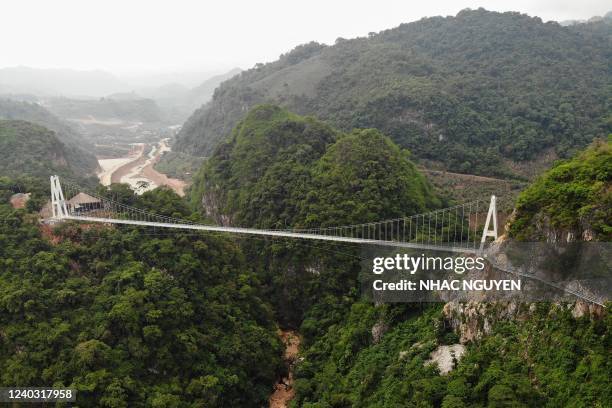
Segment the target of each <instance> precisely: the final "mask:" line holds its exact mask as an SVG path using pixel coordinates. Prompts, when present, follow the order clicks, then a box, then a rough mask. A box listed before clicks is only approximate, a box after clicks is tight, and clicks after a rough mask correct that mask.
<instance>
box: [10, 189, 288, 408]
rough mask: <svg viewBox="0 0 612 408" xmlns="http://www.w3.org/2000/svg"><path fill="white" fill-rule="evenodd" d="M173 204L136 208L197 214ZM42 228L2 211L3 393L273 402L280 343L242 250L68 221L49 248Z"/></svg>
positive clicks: (120, 401) (147, 401) (174, 402)
mask: <svg viewBox="0 0 612 408" xmlns="http://www.w3.org/2000/svg"><path fill="white" fill-rule="evenodd" d="M5 181H6V180H5ZM172 194H173V193H172V192H171V191H169V190H155V191H152V192H148V193H146V194H145V195H143V196H142V197H140V198H134V205H137V206H140V207H143V208H147V209H149V210H153V211H157V212H160V213H164V212H170V211H171V212H173V213H176V212H181V211H184V212H188V210H186V207H184V206H183V210H181V205H180V203H181V199H180V197H178V196H176V195H174V196H171V195H172ZM170 203H173V205H172V207H171V209H168V206H169V205H170ZM36 219H37V217H35V216H34V217H32V216H30V214H28V213H27V212H25V211H23V210H19V211H15V210H12V209H10V207H9V206H7V205H6V204H5V203H4V202H3V203H2V204H0V367H2V370H0V385H2V386H50V385H54V386H57V387H61V386H64V387H74V388H76V389H77V390H78V400H79V403H80V404H81V405H82V406H104V407H136V406H142V407H144V406H146V407H152V406H153V407H154V406H159V407H162V406H211V407H227V406H261V405H263V404H264V403H265V401H266V400H267V398H268V395H269V393H270V390H271V387H272V384H273V382H274V380H275V378H276V377H277V375H278V373H279V372H280V371H281V370H282V366H281V358H280V356H281V348H280V342H279V341H278V339H277V337H276V333H275V330H276V326H275V324H274V322H273V321H272V314H271V310H270V308H269V306H268V305H267V304H266V303H265V302H264V301H262V300H261V298H260V295H259V291H260V284H259V282H258V280H257V279H256V277H255V276H254V275H253V273H252V271H251V268H250V267H249V266H248V265H247V263H246V262H245V258H244V256H243V255H242V254H241V251H240V250H239V249H238V248H237V247H236V246H235V244H233V243H232V242H230V241H228V240H226V239H222V238H215V237H210V236H203V235H197V236H194V235H185V234H174V233H171V232H170V233H168V234H159V233H155V232H154V231H148V230H145V229H133V228H111V227H105V226H99V225H98V226H94V225H90V226H87V225H85V226H79V225H76V224H71V223H64V224H62V225H60V226H57V227H55V228H53V230H54V231H53V236H52V241H50V240H49V235H48V232H45V233H44V234H41V228H42V229H43V231H44V230H45V229H44V228H43V227H40V226H38V225H37V224H36Z"/></svg>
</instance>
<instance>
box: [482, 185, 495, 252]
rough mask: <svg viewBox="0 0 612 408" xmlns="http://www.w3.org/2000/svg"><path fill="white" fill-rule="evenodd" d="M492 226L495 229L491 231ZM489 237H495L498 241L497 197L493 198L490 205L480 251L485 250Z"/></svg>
mask: <svg viewBox="0 0 612 408" xmlns="http://www.w3.org/2000/svg"><path fill="white" fill-rule="evenodd" d="M490 226H492V227H493V229H491V230H489V227H490ZM487 237H493V239H497V197H495V196H494V195H492V196H491V202H490V203H489V213H488V214H487V220H486V222H485V226H484V229H483V230H482V238H481V239H480V251H482V250H483V249H484V244H485V242H486V241H487Z"/></svg>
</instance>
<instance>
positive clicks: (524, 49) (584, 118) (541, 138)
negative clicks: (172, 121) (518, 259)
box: [174, 9, 612, 176]
mask: <svg viewBox="0 0 612 408" xmlns="http://www.w3.org/2000/svg"><path fill="white" fill-rule="evenodd" d="M611 33H612V31H611V30H610V26H609V25H606V24H602V23H601V22H600V23H591V24H582V25H579V26H576V28H575V27H562V26H560V25H559V24H557V23H555V22H548V23H543V22H542V20H541V19H539V18H533V17H529V16H527V15H524V14H520V13H514V12H509V13H496V12H489V11H486V10H484V9H479V10H464V11H462V12H460V13H459V14H458V15H457V16H455V17H432V18H424V19H422V20H419V21H416V22H413V23H409V24H402V25H400V26H399V27H397V28H394V29H390V30H386V31H382V32H380V33H378V34H376V33H371V34H370V35H369V36H368V37H367V38H356V39H352V40H345V39H338V40H337V41H336V43H335V44H334V45H333V46H326V45H322V44H317V43H310V44H305V45H301V46H299V47H296V48H295V49H294V50H292V51H291V52H289V53H287V54H284V55H282V56H281V57H280V58H279V59H278V60H277V61H274V62H271V63H268V64H258V65H257V66H255V67H254V68H252V69H250V70H248V71H244V72H243V73H242V74H241V75H239V76H235V77H233V78H232V79H230V80H227V81H225V82H223V83H222V84H221V85H220V86H219V88H218V89H217V91H216V92H215V94H214V97H213V100H212V102H211V103H209V104H207V105H205V106H204V107H202V108H201V109H199V110H197V111H196V112H195V113H194V114H193V115H192V116H191V117H190V118H189V120H187V122H186V123H185V124H184V126H183V128H182V130H181V132H180V133H179V135H178V140H177V142H176V144H175V145H174V148H175V149H176V150H179V151H183V152H191V153H192V154H197V155H202V156H208V155H210V154H211V152H213V151H214V149H215V147H216V146H217V145H218V144H219V142H220V141H221V140H222V139H223V138H224V137H226V136H228V135H229V133H230V131H231V129H232V128H233V127H234V126H235V125H236V124H237V123H238V122H239V121H240V119H241V118H243V117H244V115H245V114H246V112H247V111H248V110H249V108H250V107H252V106H254V105H256V104H258V103H262V102H272V103H276V104H280V105H281V106H283V107H285V108H288V109H290V110H292V111H295V112H297V113H299V114H309V115H315V116H317V117H318V118H320V119H323V120H325V121H326V122H328V123H330V124H332V125H334V126H336V127H339V128H340V129H342V130H350V129H352V128H371V127H373V128H378V129H380V130H381V131H383V132H384V133H385V134H388V135H389V136H390V137H391V138H392V139H393V140H394V141H395V142H396V143H398V144H399V145H401V146H403V147H407V148H409V149H410V150H411V151H412V152H413V154H414V156H415V158H417V159H419V160H421V161H422V162H425V163H430V164H432V165H435V166H439V167H443V168H446V169H450V170H454V171H457V172H461V173H465V172H471V173H479V174H485V175H504V176H507V175H511V174H516V169H515V167H516V166H515V164H516V163H519V162H522V161H526V160H530V159H537V158H539V157H540V156H541V155H543V153H544V152H551V151H552V153H551V154H553V155H555V154H556V155H566V154H568V153H570V152H571V151H573V150H574V149H575V148H577V147H581V146H584V145H586V144H588V143H589V142H590V141H591V140H592V139H593V138H594V137H595V136H601V135H606V134H607V133H608V132H609V131H610V126H611V123H610V121H609V119H607V118H608V117H609V112H610V106H609V101H610V96H611V95H610V92H611V89H612V87H610V84H611V82H612V76H611V75H610V70H609V67H610V63H611V54H610V46H611V38H612V37H611ZM507 159H510V160H507ZM503 163H506V165H504V164H503Z"/></svg>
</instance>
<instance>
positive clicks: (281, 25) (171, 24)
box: [0, 0, 612, 74]
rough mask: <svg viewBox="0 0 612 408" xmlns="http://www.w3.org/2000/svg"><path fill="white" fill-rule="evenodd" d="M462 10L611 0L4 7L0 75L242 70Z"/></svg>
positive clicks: (580, 15) (585, 7) (29, 0)
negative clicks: (305, 46) (306, 46)
mask: <svg viewBox="0 0 612 408" xmlns="http://www.w3.org/2000/svg"><path fill="white" fill-rule="evenodd" d="M466 7H470V8H478V7H485V8H487V9H489V10H497V11H508V10H513V11H521V12H524V13H527V14H529V15H537V16H540V17H541V18H542V19H543V20H545V21H547V20H557V21H559V20H566V19H586V18H589V17H591V16H594V15H602V14H605V13H606V12H607V11H609V9H610V8H612V7H610V2H609V0H580V1H579V0H574V1H567V0H539V1H538V0H512V1H510V0H506V1H501V0H500V1H497V0H493V1H455V0H445V1H436V0H421V1H409V0H397V1H395V0H375V1H373V0H368V1H362V0H350V1H345V0H341V1H334V0H302V1H299V2H298V1H290V0H284V1H282V0H250V1H242V0H240V1H236V0H234V1H232V0H218V1H204V0H200V1H190V0H171V1H156V0H39V1H35V0H2V4H1V5H0V13H1V15H2V18H1V22H0V67H6V66H15V65H26V66H32V67H37V68H76V69H104V70H109V71H112V72H115V73H120V74H125V73H130V72H135V71H138V72H139V71H152V72H153V71H157V72H160V71H183V70H207V71H211V70H215V71H218V70H223V69H227V68H231V67H234V66H239V67H241V68H250V67H252V66H253V65H254V64H255V63H256V62H267V61H271V60H274V59H276V58H277V57H278V56H279V55H280V54H281V53H283V52H286V51H288V50H290V49H291V48H293V47H295V46H296V45H298V44H301V43H304V42H308V41H311V40H316V41H319V42H324V43H328V44H330V43H333V42H334V40H335V39H336V38H337V37H344V38H352V37H356V36H363V35H366V34H367V33H368V32H370V31H380V30H382V29H386V28H392V27H395V26H397V25H399V24H400V23H402V22H410V21H414V20H418V19H419V18H421V17H424V16H434V15H455V14H456V13H457V12H458V11H459V10H461V9H463V8H466Z"/></svg>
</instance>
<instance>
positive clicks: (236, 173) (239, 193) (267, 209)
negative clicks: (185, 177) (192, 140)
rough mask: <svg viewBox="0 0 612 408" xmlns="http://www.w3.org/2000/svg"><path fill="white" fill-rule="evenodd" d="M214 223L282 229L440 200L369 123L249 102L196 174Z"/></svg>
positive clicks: (402, 210)
mask: <svg viewBox="0 0 612 408" xmlns="http://www.w3.org/2000/svg"><path fill="white" fill-rule="evenodd" d="M192 199H193V201H194V202H195V203H196V204H198V205H200V204H201V205H202V206H203V207H204V209H205V211H206V212H207V214H208V215H209V216H212V217H214V218H216V220H217V222H220V223H223V222H225V223H228V222H229V223H230V224H232V225H245V226H247V225H248V226H259V227H262V228H272V227H276V228H280V227H283V226H286V225H291V226H294V227H298V226H304V227H306V226H325V225H338V224H342V223H345V224H350V223H360V222H366V221H375V220H378V219H385V218H394V217H398V216H402V215H405V214H408V213H410V214H412V213H418V212H421V211H423V210H425V209H427V208H432V207H435V206H436V205H439V201H438V200H437V198H436V197H435V195H434V194H433V191H432V188H431V186H430V185H429V183H428V182H427V181H426V180H425V178H424V177H423V176H422V175H421V174H420V173H419V172H418V170H417V169H416V168H415V166H414V164H413V163H412V162H411V161H410V160H409V158H408V153H407V152H406V151H402V150H400V149H399V148H398V147H397V146H396V145H395V144H393V142H392V141H391V140H390V139H389V138H388V137H386V136H384V135H383V134H381V133H380V132H378V131H377V130H374V129H365V130H355V131H353V132H352V133H350V134H345V133H342V132H339V131H337V130H335V129H333V128H332V127H330V126H329V125H326V124H324V123H322V122H320V121H318V120H316V119H314V118H312V117H301V116H299V115H295V114H292V113H290V112H288V111H286V110H284V109H282V108H279V107H277V106H274V105H260V106H257V107H255V108H253V109H252V110H251V111H250V112H249V114H248V115H247V116H246V118H245V119H244V120H243V121H241V122H240V124H239V125H238V126H236V128H235V129H234V131H233V133H232V136H231V137H230V138H229V139H228V140H227V141H226V142H224V143H222V144H221V145H220V146H219V147H218V149H217V150H216V151H215V153H214V154H213V156H212V157H211V158H210V159H209V160H208V161H207V163H206V164H205V165H204V166H203V168H202V169H201V171H200V172H199V174H198V175H197V176H196V177H195V180H194V187H193V188H192Z"/></svg>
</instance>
